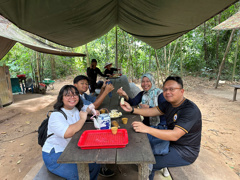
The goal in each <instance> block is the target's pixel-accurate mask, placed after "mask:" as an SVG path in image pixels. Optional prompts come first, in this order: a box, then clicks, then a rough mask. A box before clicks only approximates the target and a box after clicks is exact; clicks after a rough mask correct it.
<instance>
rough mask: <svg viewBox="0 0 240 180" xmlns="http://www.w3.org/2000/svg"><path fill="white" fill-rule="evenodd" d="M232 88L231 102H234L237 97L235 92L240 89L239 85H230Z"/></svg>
mask: <svg viewBox="0 0 240 180" xmlns="http://www.w3.org/2000/svg"><path fill="white" fill-rule="evenodd" d="M231 86H232V87H234V92H233V101H236V97H237V90H238V89H240V85H231Z"/></svg>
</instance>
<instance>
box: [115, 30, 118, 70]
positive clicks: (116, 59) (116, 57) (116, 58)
mask: <svg viewBox="0 0 240 180" xmlns="http://www.w3.org/2000/svg"><path fill="white" fill-rule="evenodd" d="M115 38H116V51H115V53H116V54H115V66H116V68H118V36H117V26H116V27H115Z"/></svg>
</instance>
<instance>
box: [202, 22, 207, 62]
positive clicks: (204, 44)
mask: <svg viewBox="0 0 240 180" xmlns="http://www.w3.org/2000/svg"><path fill="white" fill-rule="evenodd" d="M203 49H204V60H205V62H206V64H208V52H207V41H206V22H204V23H203Z"/></svg>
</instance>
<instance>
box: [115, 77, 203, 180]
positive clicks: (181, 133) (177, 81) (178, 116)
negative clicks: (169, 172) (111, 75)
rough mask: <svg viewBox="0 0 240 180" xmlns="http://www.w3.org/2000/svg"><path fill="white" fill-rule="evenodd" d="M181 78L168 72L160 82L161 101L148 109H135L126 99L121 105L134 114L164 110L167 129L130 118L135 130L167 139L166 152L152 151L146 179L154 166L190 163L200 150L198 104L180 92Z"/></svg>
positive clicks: (152, 175)
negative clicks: (151, 159) (162, 100)
mask: <svg viewBox="0 0 240 180" xmlns="http://www.w3.org/2000/svg"><path fill="white" fill-rule="evenodd" d="M183 94H184V89H183V82H182V79H181V78H180V77H178V76H177V77H172V76H169V77H168V78H167V79H166V80H165V82H164V83H163V96H164V98H165V99H166V101H165V102H163V103H161V104H158V106H156V107H154V108H149V109H137V108H133V107H131V106H130V105H129V104H128V103H127V102H124V104H120V105H121V107H122V108H123V109H124V110H125V111H127V112H131V113H134V114H140V115H142V116H159V115H163V114H165V117H166V119H167V126H168V130H160V129H155V128H152V127H149V126H146V125H144V124H143V123H142V122H136V121H135V122H133V123H132V126H133V129H134V130H135V131H136V132H142V133H148V134H150V135H152V136H154V137H156V138H159V139H162V140H166V141H170V146H169V152H168V154H166V155H161V156H158V155H154V156H155V159H156V164H153V169H152V172H151V174H150V176H149V180H153V178H154V173H155V171H156V170H160V169H162V168H164V167H177V166H185V165H189V164H192V163H193V162H194V161H195V160H196V159H197V157H198V154H199V151H200V142H201V131H202V117H201V112H200V110H199V108H198V107H197V106H196V104H194V103H193V102H192V101H190V100H188V99H185V97H184V96H183Z"/></svg>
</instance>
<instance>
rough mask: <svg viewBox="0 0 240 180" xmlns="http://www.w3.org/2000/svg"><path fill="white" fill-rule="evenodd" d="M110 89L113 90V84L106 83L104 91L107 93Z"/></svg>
mask: <svg viewBox="0 0 240 180" xmlns="http://www.w3.org/2000/svg"><path fill="white" fill-rule="evenodd" d="M112 90H114V87H113V85H112V84H107V85H106V87H105V90H104V91H106V92H107V93H110V92H111V91H112Z"/></svg>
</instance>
